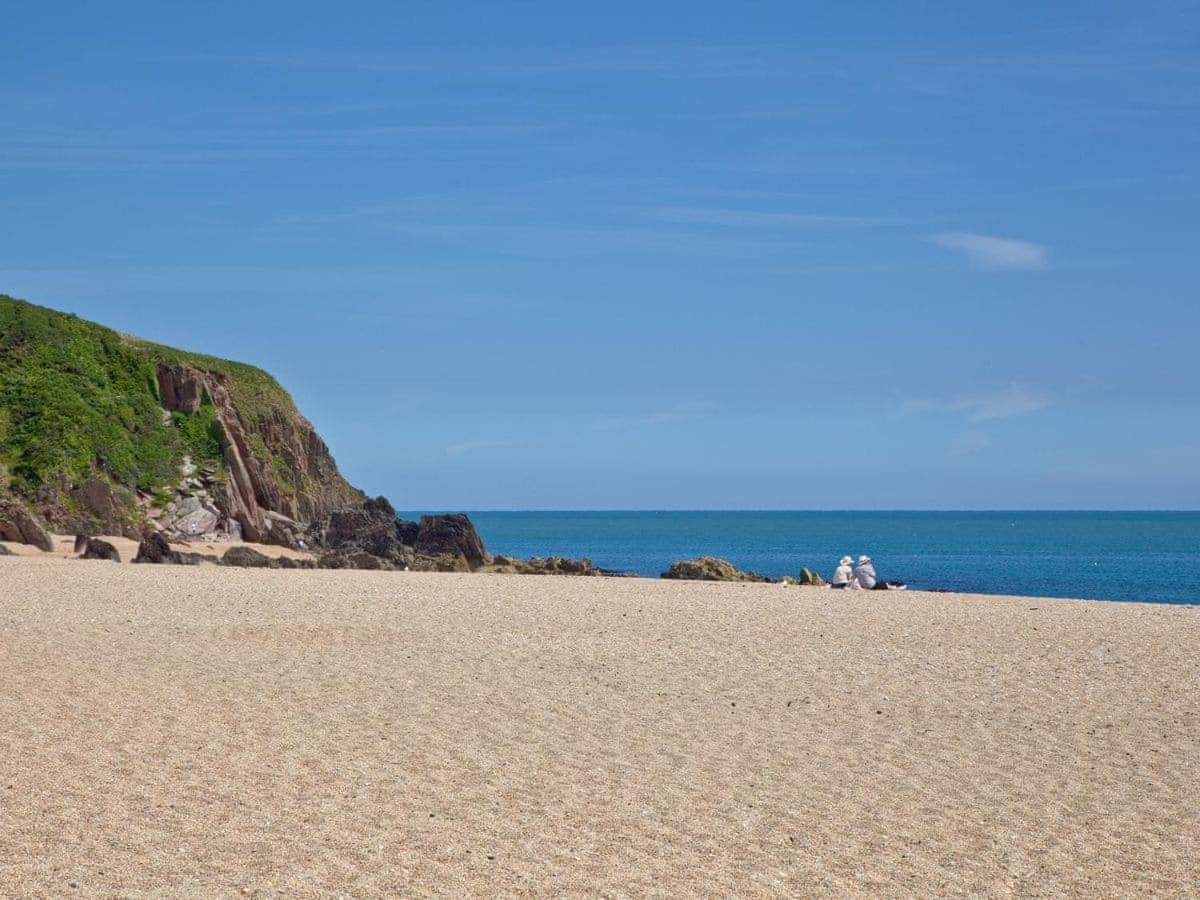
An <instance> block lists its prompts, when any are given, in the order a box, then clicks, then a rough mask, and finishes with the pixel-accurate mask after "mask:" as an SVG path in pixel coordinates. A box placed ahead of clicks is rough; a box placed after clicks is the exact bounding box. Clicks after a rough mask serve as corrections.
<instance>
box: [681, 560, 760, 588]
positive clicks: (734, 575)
mask: <svg viewBox="0 0 1200 900" xmlns="http://www.w3.org/2000/svg"><path fill="white" fill-rule="evenodd" d="M662 577H663V578H667V579H672V580H678V581H745V582H770V581H771V580H772V579H770V578H768V577H767V576H765V575H759V574H758V573H757V572H743V571H742V570H741V569H739V568H737V567H736V566H735V565H733V563H731V562H727V561H726V560H723V559H717V558H716V557H715V556H698V557H696V558H695V559H685V560H680V561H679V562H674V563H671V568H669V569H667V571H665V572H663V573H662Z"/></svg>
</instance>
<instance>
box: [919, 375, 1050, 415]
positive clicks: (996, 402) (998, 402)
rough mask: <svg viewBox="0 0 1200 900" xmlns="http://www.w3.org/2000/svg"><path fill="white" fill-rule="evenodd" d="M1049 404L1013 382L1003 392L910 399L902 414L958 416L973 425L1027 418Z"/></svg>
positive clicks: (1037, 394)
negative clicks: (934, 413) (955, 414)
mask: <svg viewBox="0 0 1200 900" xmlns="http://www.w3.org/2000/svg"><path fill="white" fill-rule="evenodd" d="M1050 405H1051V400H1050V398H1049V397H1047V396H1046V395H1044V394H1041V393H1038V392H1036V391H1031V390H1028V389H1026V388H1024V387H1022V386H1021V385H1019V384H1015V383H1013V384H1010V385H1009V386H1008V387H1006V388H1004V389H1003V390H999V391H993V392H991V393H986V394H974V395H969V396H965V397H957V398H952V399H949V400H933V399H929V398H913V399H909V400H907V401H905V403H904V404H903V407H902V408H903V410H904V411H905V412H939V413H958V414H961V415H965V416H966V417H967V418H968V419H970V420H971V421H972V422H987V421H991V420H994V419H1010V418H1012V417H1014V416H1023V415H1027V414H1029V413H1033V412H1037V411H1038V410H1041V409H1045V408H1046V407H1048V406H1050Z"/></svg>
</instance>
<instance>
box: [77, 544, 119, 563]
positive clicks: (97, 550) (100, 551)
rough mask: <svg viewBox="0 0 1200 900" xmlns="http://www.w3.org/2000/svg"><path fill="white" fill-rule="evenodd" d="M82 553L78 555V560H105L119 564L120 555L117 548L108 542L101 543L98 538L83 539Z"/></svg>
mask: <svg viewBox="0 0 1200 900" xmlns="http://www.w3.org/2000/svg"><path fill="white" fill-rule="evenodd" d="M84 541H85V544H84V548H83V552H82V553H81V554H80V556H79V558H80V559H107V560H111V561H112V562H120V561H121V554H120V553H119V552H118V551H117V548H116V547H114V546H113V545H112V544H110V543H109V542H108V541H102V540H100V539H99V538H85V539H84Z"/></svg>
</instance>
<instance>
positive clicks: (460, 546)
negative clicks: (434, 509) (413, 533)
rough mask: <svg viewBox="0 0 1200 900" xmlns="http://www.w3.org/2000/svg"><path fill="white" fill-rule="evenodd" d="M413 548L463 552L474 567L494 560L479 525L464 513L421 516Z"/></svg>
mask: <svg viewBox="0 0 1200 900" xmlns="http://www.w3.org/2000/svg"><path fill="white" fill-rule="evenodd" d="M413 549H414V550H416V552H417V555H418V556H435V557H436V556H442V555H443V554H451V555H456V556H461V557H462V558H463V559H465V560H466V562H467V565H468V566H469V567H470V568H472V569H477V568H479V567H480V566H484V565H487V564H488V563H489V562H491V561H492V558H491V556H489V555H488V552H487V548H486V547H484V546H483V541H482V540H481V539H480V537H479V533H478V532H477V531H476V530H475V526H474V525H473V524H471V520H470V519H469V518H467V517H466V516H465V515H463V514H462V513H454V514H451V515H445V516H421V525H420V529H419V530H418V532H417V539H416V542H415V543H414V544H413Z"/></svg>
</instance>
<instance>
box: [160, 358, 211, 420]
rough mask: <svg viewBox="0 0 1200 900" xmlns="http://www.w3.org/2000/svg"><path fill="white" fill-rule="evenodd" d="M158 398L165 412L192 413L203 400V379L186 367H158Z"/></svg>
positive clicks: (199, 374)
mask: <svg viewBox="0 0 1200 900" xmlns="http://www.w3.org/2000/svg"><path fill="white" fill-rule="evenodd" d="M158 396H159V399H160V400H161V401H162V406H163V409H165V410H166V411H167V412H185V413H194V412H196V411H198V410H199V409H200V404H201V402H203V400H204V379H203V376H202V375H201V373H199V372H197V371H196V370H195V369H192V368H189V367H188V366H183V365H176V366H166V365H161V364H160V365H159V367H158Z"/></svg>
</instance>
